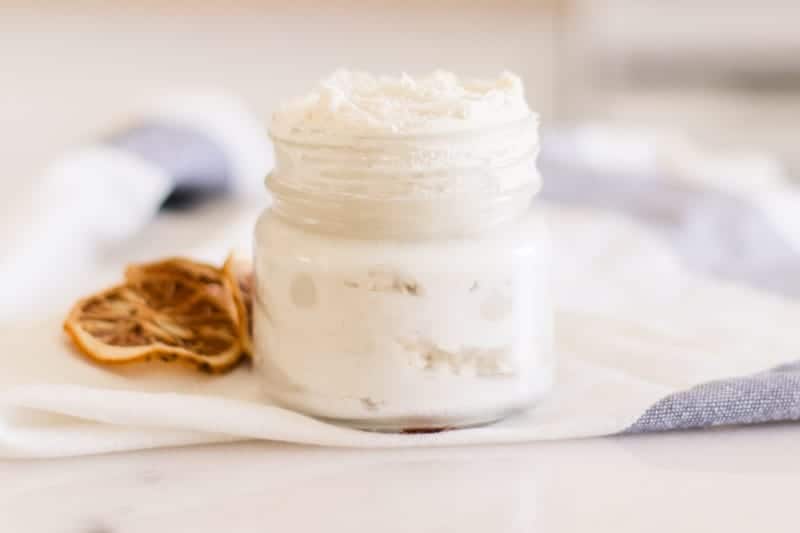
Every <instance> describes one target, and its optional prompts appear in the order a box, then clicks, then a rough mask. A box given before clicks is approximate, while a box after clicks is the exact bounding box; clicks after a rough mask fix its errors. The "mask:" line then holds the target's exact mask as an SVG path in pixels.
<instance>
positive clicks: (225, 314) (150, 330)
mask: <svg viewBox="0 0 800 533" xmlns="http://www.w3.org/2000/svg"><path fill="white" fill-rule="evenodd" d="M237 313H238V312H237V308H236V304H235V302H234V299H233V295H232V294H231V292H230V290H229V289H228V288H227V285H226V282H225V281H224V279H223V276H222V273H221V272H220V271H219V270H218V269H215V268H214V267H211V266H209V265H204V264H202V263H195V262H193V261H189V260H186V259H170V260H166V261H160V262H158V263H151V264H145V265H134V266H131V267H129V268H128V271H127V272H126V283H125V284H124V285H119V286H116V287H112V288H111V289H108V290H105V291H102V292H100V293H98V294H95V295H92V296H90V297H88V298H86V299H83V300H81V301H79V302H78V303H77V304H75V306H74V307H73V308H72V311H71V312H70V314H69V316H68V317H67V320H66V322H65V323H64V329H65V330H66V331H67V333H68V334H69V336H70V337H71V338H72V340H73V341H74V342H75V344H76V345H77V346H78V347H79V348H80V349H81V350H82V351H83V352H84V353H85V354H86V355H87V356H89V357H90V358H92V359H94V360H96V361H99V362H102V363H126V362H132V361H142V360H150V359H153V358H159V359H161V360H164V361H173V360H180V361H184V362H188V363H191V364H194V365H195V366H196V367H197V368H199V369H200V370H203V371H205V372H213V373H216V372H223V371H225V370H228V369H230V368H232V367H233V366H234V365H236V363H238V362H239V361H240V360H241V359H242V357H243V356H244V347H243V343H242V339H241V338H240V335H239V331H240V326H239V322H238V314H237Z"/></svg>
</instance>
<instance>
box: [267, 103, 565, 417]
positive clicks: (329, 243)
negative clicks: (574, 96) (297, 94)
mask: <svg viewBox="0 0 800 533" xmlns="http://www.w3.org/2000/svg"><path fill="white" fill-rule="evenodd" d="M536 130H537V121H536V118H535V116H534V115H531V116H529V117H527V118H525V119H524V120H521V121H517V122H514V123H512V124H506V125H504V126H502V127H497V126H495V127H492V128H489V129H486V130H480V131H477V130H474V131H469V132H457V133H439V134H431V135H395V136H383V137H377V136H373V137H368V136H361V137H349V138H338V139H337V140H336V142H335V143H331V142H330V141H328V142H326V143H321V142H317V141H315V139H314V135H313V132H310V133H309V135H307V136H306V137H303V138H302V141H298V140H297V137H295V138H293V139H291V140H289V139H286V138H277V137H275V135H273V141H274V144H275V153H276V166H275V169H274V171H273V173H272V174H271V175H270V176H269V177H268V179H267V186H268V188H269V190H270V191H271V192H272V195H273V199H274V202H273V204H272V206H271V207H270V208H269V209H268V210H267V211H265V212H264V214H263V215H262V216H261V218H260V219H259V221H258V224H257V226H256V231H255V246H254V250H255V260H254V265H255V275H256V294H255V301H254V306H253V319H254V347H255V350H254V351H255V364H256V368H257V369H258V371H259V372H260V373H261V374H262V376H263V379H264V381H265V384H266V390H267V391H268V393H269V395H270V396H271V397H272V399H273V400H274V401H275V402H277V403H278V404H280V405H283V406H286V407H289V408H291V409H294V410H297V411H300V412H303V413H307V414H310V415H313V416H315V417H319V418H323V419H328V420H333V421H337V422H340V423H343V424H347V425H350V426H354V427H358V428H363V429H370V430H381V431H425V430H436V429H442V428H455V427H464V426H471V425H476V424H482V423H487V422H491V421H494V420H497V419H500V418H502V417H504V416H506V415H508V414H510V413H513V412H515V411H517V410H520V409H523V408H525V407H528V406H530V405H531V404H532V403H533V402H535V401H536V400H537V399H538V398H540V397H541V396H542V395H543V394H545V393H546V392H547V391H548V390H549V389H550V388H551V386H552V383H553V376H554V356H553V348H552V309H551V298H550V296H549V283H548V268H549V262H550V247H549V241H548V236H547V231H546V227H545V224H544V221H543V220H542V215H541V214H540V213H539V212H537V211H536V210H535V209H533V208H531V206H530V203H531V199H532V197H533V195H534V194H535V193H536V192H537V190H538V188H539V181H540V180H539V177H538V173H537V172H536V167H535V159H536V154H537V150H538V143H537V135H536Z"/></svg>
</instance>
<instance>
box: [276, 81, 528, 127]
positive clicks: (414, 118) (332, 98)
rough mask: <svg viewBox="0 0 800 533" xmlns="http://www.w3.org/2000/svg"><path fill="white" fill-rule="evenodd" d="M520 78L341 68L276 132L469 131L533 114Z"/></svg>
mask: <svg viewBox="0 0 800 533" xmlns="http://www.w3.org/2000/svg"><path fill="white" fill-rule="evenodd" d="M531 114H532V113H531V110H530V108H529V107H528V104H527V103H526V101H525V94H524V89H523V84H522V81H521V80H520V78H519V77H518V76H516V75H514V74H511V73H509V72H504V73H502V74H500V76H498V77H497V78H495V79H492V80H470V79H463V78H460V77H459V76H457V75H455V74H452V73H450V72H444V71H435V72H433V73H431V74H429V75H427V76H424V77H420V78H413V77H411V76H409V75H407V74H401V75H400V76H373V75H371V74H367V73H364V72H354V71H348V70H339V71H336V72H334V73H333V74H332V75H330V76H329V77H328V78H326V79H324V80H323V81H321V82H320V84H319V86H318V87H316V88H315V89H314V90H313V91H311V93H309V94H308V95H306V96H304V97H301V98H298V99H295V100H291V101H289V102H286V103H285V104H284V105H282V106H281V107H280V108H279V109H278V111H276V112H275V114H274V115H273V118H272V125H271V133H272V135H273V136H275V137H277V138H281V139H287V140H288V139H302V138H307V137H308V136H309V135H310V136H313V137H320V136H322V137H327V136H348V137H349V136H358V135H378V136H383V135H387V136H394V135H399V136H402V135H419V134H431V133H451V132H459V131H469V130H475V129H480V128H485V127H487V126H496V125H502V124H506V123H510V122H515V121H517V120H521V119H523V118H525V117H528V116H530V115H531Z"/></svg>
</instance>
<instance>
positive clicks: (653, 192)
mask: <svg viewBox="0 0 800 533" xmlns="http://www.w3.org/2000/svg"><path fill="white" fill-rule="evenodd" d="M540 169H541V172H542V174H543V175H544V183H545V185H544V190H543V193H542V196H543V197H544V198H545V199H546V200H548V201H551V202H554V203H557V204H558V203H560V204H567V205H583V206H591V207H597V208H601V209H607V210H611V211H616V212H619V213H623V214H626V215H628V216H630V217H632V218H635V219H636V220H638V221H639V222H642V223H644V224H645V225H646V226H648V227H649V228H651V229H652V230H653V231H654V232H655V233H657V234H659V235H661V236H662V237H664V239H665V241H666V242H669V243H670V244H671V245H672V246H673V248H674V250H675V252H676V253H677V254H678V256H679V257H680V258H681V259H682V260H683V262H684V263H685V264H686V266H687V267H689V268H690V269H694V270H696V271H698V272H702V273H704V274H707V275H708V274H710V275H714V276H718V277H721V278H725V279H729V280H734V281H737V282H741V283H745V284H749V285H752V286H754V287H757V288H761V289H764V290H768V291H771V292H774V293H778V294H781V295H784V296H789V297H792V298H800V250H797V249H796V248H795V247H793V246H792V245H791V243H789V242H787V240H786V239H785V238H783V236H782V235H781V234H780V233H779V232H778V231H777V230H776V228H775V227H774V226H772V224H771V222H770V220H769V219H768V217H767V216H766V215H765V214H764V213H763V212H762V211H760V210H759V209H758V208H756V207H755V206H754V205H752V204H749V203H748V202H747V200H746V199H744V198H740V197H737V196H734V195H731V194H727V193H725V192H724V191H720V190H714V189H711V188H707V187H702V186H700V185H691V184H688V183H680V182H678V181H675V180H670V179H668V178H667V177H666V176H659V175H649V176H637V175H627V176H619V175H612V174H603V173H599V172H590V171H588V170H587V169H586V168H583V167H582V166H581V164H580V162H575V161H573V160H571V159H570V157H568V154H565V153H563V150H561V151H560V150H559V149H558V144H548V143H547V142H545V143H544V145H543V150H542V155H541V157H540ZM798 319H799V320H800V317H798ZM799 325H800V324H799ZM798 334H800V328H799V329H798ZM797 356H798V357H800V354H797ZM789 420H800V360H798V361H797V362H795V363H792V364H787V365H784V366H780V367H778V368H774V369H771V370H768V371H766V372H763V373H759V374H755V375H751V376H744V377H738V378H732V379H727V380H723V381H714V382H710V383H705V384H702V385H698V386H696V387H694V388H692V389H689V390H686V391H683V392H679V393H676V394H672V395H670V396H668V397H666V398H664V399H662V400H660V401H659V402H657V403H656V404H655V405H653V406H652V407H650V408H649V409H648V410H647V411H646V412H645V413H644V414H643V415H642V416H641V418H639V420H637V421H636V423H634V424H633V425H632V426H631V427H629V428H628V429H627V430H625V431H623V433H643V432H652V431H666V430H673V429H688V428H703V427H709V426H719V425H732V424H755V423H760V422H775V421H789Z"/></svg>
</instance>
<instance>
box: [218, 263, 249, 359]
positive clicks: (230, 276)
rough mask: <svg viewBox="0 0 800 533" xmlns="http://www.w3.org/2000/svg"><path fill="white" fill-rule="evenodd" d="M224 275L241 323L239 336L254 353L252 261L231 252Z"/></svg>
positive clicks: (223, 267)
mask: <svg viewBox="0 0 800 533" xmlns="http://www.w3.org/2000/svg"><path fill="white" fill-rule="evenodd" d="M222 275H223V277H224V279H225V282H226V283H227V286H228V289H229V290H230V291H231V294H232V295H233V302H234V304H235V306H236V312H237V314H238V323H239V338H240V339H242V345H243V347H244V350H245V351H246V352H247V353H248V354H252V353H253V345H252V342H251V339H252V334H253V315H252V311H253V290H254V288H255V287H254V277H253V265H252V263H251V262H250V261H249V260H247V259H244V258H242V257H240V256H237V255H236V254H233V253H231V254H230V255H229V256H228V258H227V259H226V260H225V264H224V265H223V266H222Z"/></svg>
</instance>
